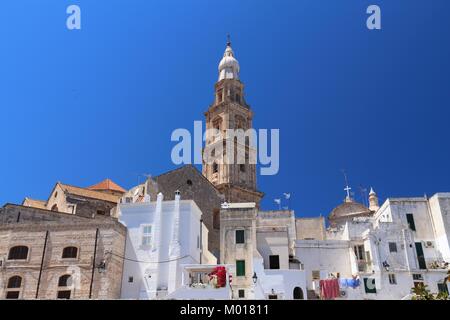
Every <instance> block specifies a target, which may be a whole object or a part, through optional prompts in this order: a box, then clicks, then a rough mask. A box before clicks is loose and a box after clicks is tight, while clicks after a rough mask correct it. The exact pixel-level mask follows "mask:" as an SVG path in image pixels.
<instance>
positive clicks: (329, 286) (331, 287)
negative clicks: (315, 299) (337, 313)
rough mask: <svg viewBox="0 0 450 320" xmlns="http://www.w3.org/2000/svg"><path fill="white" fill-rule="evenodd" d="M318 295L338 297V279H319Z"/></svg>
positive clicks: (324, 297)
mask: <svg viewBox="0 0 450 320" xmlns="http://www.w3.org/2000/svg"><path fill="white" fill-rule="evenodd" d="M319 284H320V296H321V297H322V299H334V298H337V297H339V295H340V294H339V280H338V279H326V280H320V282H319Z"/></svg>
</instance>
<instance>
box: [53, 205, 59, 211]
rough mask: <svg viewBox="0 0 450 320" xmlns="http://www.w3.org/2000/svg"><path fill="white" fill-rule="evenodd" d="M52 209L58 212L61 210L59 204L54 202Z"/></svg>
mask: <svg viewBox="0 0 450 320" xmlns="http://www.w3.org/2000/svg"><path fill="white" fill-rule="evenodd" d="M52 211H56V212H58V211H59V209H58V205H57V204H54V205H53V207H52Z"/></svg>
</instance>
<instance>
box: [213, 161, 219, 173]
mask: <svg viewBox="0 0 450 320" xmlns="http://www.w3.org/2000/svg"><path fill="white" fill-rule="evenodd" d="M217 172H219V165H218V164H217V162H214V163H213V173H217Z"/></svg>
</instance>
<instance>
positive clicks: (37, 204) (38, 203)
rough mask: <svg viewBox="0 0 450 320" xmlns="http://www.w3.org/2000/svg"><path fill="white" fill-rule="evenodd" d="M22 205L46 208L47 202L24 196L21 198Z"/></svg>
mask: <svg viewBox="0 0 450 320" xmlns="http://www.w3.org/2000/svg"><path fill="white" fill-rule="evenodd" d="M23 206H25V207H33V208H38V209H46V208H47V202H46V201H45V200H35V199H31V198H28V197H26V198H25V199H24V200H23Z"/></svg>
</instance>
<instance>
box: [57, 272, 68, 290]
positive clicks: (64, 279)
mask: <svg viewBox="0 0 450 320" xmlns="http://www.w3.org/2000/svg"><path fill="white" fill-rule="evenodd" d="M70 284H71V276H70V274H65V275H63V276H61V277H59V280H58V287H68V286H70Z"/></svg>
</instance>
